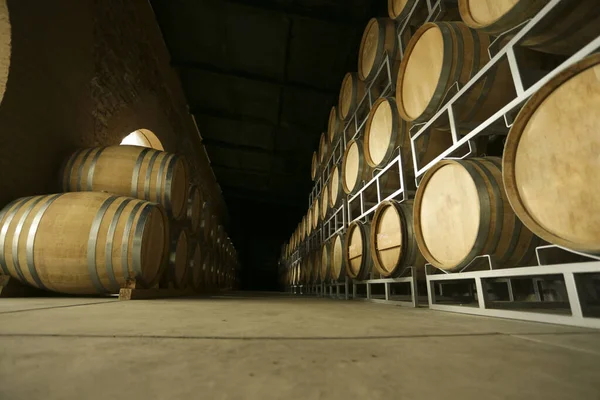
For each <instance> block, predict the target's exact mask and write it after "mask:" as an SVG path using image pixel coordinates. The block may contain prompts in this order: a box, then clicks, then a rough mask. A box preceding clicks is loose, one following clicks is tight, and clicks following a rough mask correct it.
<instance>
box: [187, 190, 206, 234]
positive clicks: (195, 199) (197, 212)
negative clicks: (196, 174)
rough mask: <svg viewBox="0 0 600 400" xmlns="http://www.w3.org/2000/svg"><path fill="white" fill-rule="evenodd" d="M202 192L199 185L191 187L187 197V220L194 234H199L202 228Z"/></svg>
mask: <svg viewBox="0 0 600 400" xmlns="http://www.w3.org/2000/svg"><path fill="white" fill-rule="evenodd" d="M202 203H203V200H202V192H201V191H200V188H199V187H198V186H197V185H190V186H189V189H188V195H187V219H188V221H189V224H190V226H191V228H192V232H193V233H195V234H198V233H199V232H200V228H201V226H202Z"/></svg>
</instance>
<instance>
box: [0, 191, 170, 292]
mask: <svg viewBox="0 0 600 400" xmlns="http://www.w3.org/2000/svg"><path fill="white" fill-rule="evenodd" d="M0 227H1V229H0V268H1V272H2V273H3V274H5V275H10V276H11V277H13V278H15V279H18V280H19V281H21V282H23V283H25V284H28V285H31V286H34V287H37V288H40V289H44V290H51V291H55V292H59V293H68V294H82V295H83V294H105V293H118V292H119V289H120V287H121V286H123V285H124V284H125V282H126V281H127V280H128V279H136V280H139V281H140V282H141V283H142V284H145V285H150V286H151V285H154V284H155V283H157V282H158V280H159V279H160V276H161V274H162V272H163V269H164V266H165V265H166V261H167V257H168V253H169V233H168V232H169V221H168V217H167V215H166V213H165V211H164V209H163V208H162V207H161V206H159V205H157V204H155V203H149V202H147V201H143V200H138V199H132V198H128V197H121V196H117V195H112V194H108V193H98V192H81V193H76V192H71V193H63V194H53V195H47V196H34V197H25V198H21V199H18V200H15V201H13V202H12V203H10V204H8V205H7V206H6V207H4V209H2V211H0Z"/></svg>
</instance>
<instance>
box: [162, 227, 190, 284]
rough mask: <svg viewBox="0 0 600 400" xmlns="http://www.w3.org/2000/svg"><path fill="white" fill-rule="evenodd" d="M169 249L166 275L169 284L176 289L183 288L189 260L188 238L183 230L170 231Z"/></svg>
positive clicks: (186, 277) (187, 280)
mask: <svg viewBox="0 0 600 400" xmlns="http://www.w3.org/2000/svg"><path fill="white" fill-rule="evenodd" d="M172 230H173V233H172V235H171V245H170V247H169V264H168V266H167V275H168V280H169V283H171V284H173V286H175V287H176V288H178V289H183V288H185V287H186V286H187V285H188V283H189V279H188V272H189V271H188V263H189V260H190V254H189V252H190V249H189V238H188V235H187V232H186V230H185V229H180V230H177V229H172Z"/></svg>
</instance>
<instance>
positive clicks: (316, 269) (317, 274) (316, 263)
mask: <svg viewBox="0 0 600 400" xmlns="http://www.w3.org/2000/svg"><path fill="white" fill-rule="evenodd" d="M312 257H313V263H312V271H311V272H310V276H311V282H312V283H314V284H316V283H320V282H321V249H319V248H317V249H316V250H315V251H313V254H312Z"/></svg>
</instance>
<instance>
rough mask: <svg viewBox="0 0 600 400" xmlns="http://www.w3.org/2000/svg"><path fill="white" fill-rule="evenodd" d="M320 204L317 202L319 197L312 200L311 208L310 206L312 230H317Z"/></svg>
mask: <svg viewBox="0 0 600 400" xmlns="http://www.w3.org/2000/svg"><path fill="white" fill-rule="evenodd" d="M320 204H321V203H320V202H319V196H315V198H314V200H313V206H312V227H313V229H317V227H318V226H319V215H320V210H321V209H320V208H319V207H320Z"/></svg>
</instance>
